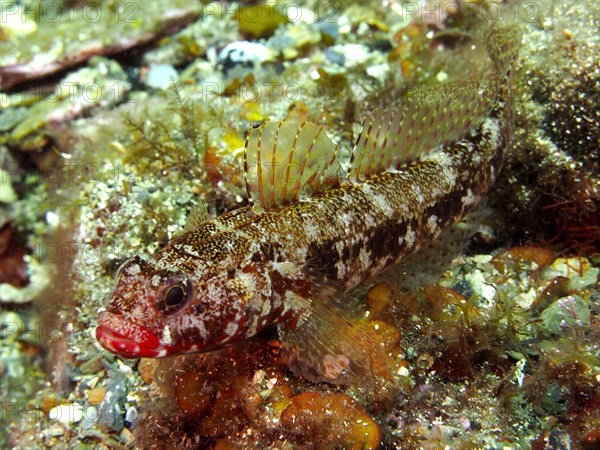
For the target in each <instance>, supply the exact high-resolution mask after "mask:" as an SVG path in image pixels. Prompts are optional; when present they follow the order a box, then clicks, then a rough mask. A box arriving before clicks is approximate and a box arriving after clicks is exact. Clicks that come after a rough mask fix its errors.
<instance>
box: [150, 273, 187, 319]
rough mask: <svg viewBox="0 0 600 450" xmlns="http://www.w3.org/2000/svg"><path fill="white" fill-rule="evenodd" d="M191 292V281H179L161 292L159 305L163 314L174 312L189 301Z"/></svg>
mask: <svg viewBox="0 0 600 450" xmlns="http://www.w3.org/2000/svg"><path fill="white" fill-rule="evenodd" d="M190 293H191V286H190V284H189V282H188V283H186V282H184V281H181V280H180V281H177V282H176V283H174V284H172V285H171V286H169V287H168V288H167V289H166V290H164V291H162V292H161V293H160V294H159V296H158V302H157V307H158V309H159V310H160V311H161V312H162V313H163V314H173V313H175V312H177V311H179V310H180V309H181V308H182V307H183V306H184V305H185V304H186V303H187V300H188V299H189V297H190Z"/></svg>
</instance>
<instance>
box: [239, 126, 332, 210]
mask: <svg viewBox="0 0 600 450" xmlns="http://www.w3.org/2000/svg"><path fill="white" fill-rule="evenodd" d="M336 153H337V146H336V145H335V144H334V143H333V142H331V140H330V139H329V137H328V136H327V134H326V133H325V130H324V128H323V127H322V126H318V125H315V124H313V123H311V122H302V123H300V122H295V121H291V120H282V121H279V122H271V121H267V122H265V123H263V124H262V125H261V126H259V127H258V128H251V129H250V130H249V131H248V135H247V137H246V146H245V149H244V173H245V177H246V189H247V191H248V198H249V199H250V201H251V202H252V204H253V205H254V206H258V207H262V208H263V209H265V210H269V209H275V208H278V207H281V206H285V205H288V204H290V203H293V202H296V201H298V200H299V196H300V195H301V194H309V195H310V194H313V193H316V192H322V191H324V190H326V189H328V188H330V187H332V186H335V185H337V184H339V177H338V173H337V171H338V168H337V159H336Z"/></svg>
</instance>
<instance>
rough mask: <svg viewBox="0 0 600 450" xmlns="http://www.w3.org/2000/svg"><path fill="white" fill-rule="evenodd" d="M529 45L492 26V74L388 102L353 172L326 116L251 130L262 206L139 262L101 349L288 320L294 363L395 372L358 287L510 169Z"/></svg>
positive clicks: (203, 338)
mask: <svg viewBox="0 0 600 450" xmlns="http://www.w3.org/2000/svg"><path fill="white" fill-rule="evenodd" d="M519 42H520V37H519V34H518V32H514V31H512V30H511V29H505V28H492V29H491V30H490V31H489V33H488V35H487V38H486V44H487V48H488V53H489V55H490V59H491V61H492V68H491V69H489V71H488V72H487V73H486V74H485V76H483V77H481V78H480V79H478V80H468V82H465V83H456V84H451V85H450V84H449V85H444V86H442V87H440V88H439V89H438V90H436V91H430V92H420V93H418V95H412V96H410V97H408V98H407V99H405V100H404V101H403V102H402V103H401V104H400V105H399V106H397V107H394V108H385V109H381V110H375V111H374V112H372V113H371V114H370V115H369V116H368V117H367V118H366V119H365V120H364V122H363V125H362V131H361V132H360V134H359V136H358V139H357V141H356V143H355V145H354V147H353V150H352V154H351V157H350V161H349V164H348V167H347V168H346V169H345V171H344V170H342V163H341V159H340V157H339V156H338V151H337V150H338V147H337V146H336V145H335V144H334V143H333V142H332V140H331V139H330V138H329V136H328V134H327V132H326V130H325V128H324V127H323V126H319V125H316V124H314V123H311V122H296V121H293V120H281V121H266V122H264V123H263V124H262V125H260V126H259V127H256V128H251V129H250V130H249V131H248V134H247V138H246V143H245V151H244V173H245V184H246V190H247V194H248V199H249V202H250V205H249V206H246V207H242V208H239V209H237V210H233V211H231V212H228V213H225V214H223V215H221V216H219V217H217V218H215V219H212V220H208V221H205V222H203V223H201V224H198V225H197V226H194V227H191V228H190V229H188V230H187V231H185V232H184V233H183V234H182V235H180V236H178V237H176V238H174V239H173V240H172V241H170V242H168V243H167V244H166V245H165V246H164V247H163V248H161V249H160V250H159V251H157V252H156V253H155V254H153V255H152V256H146V257H142V256H134V257H132V258H131V259H129V260H127V261H126V262H125V263H124V264H123V265H122V267H121V268H120V269H119V270H118V273H117V284H116V287H115V290H114V292H113V294H112V297H111V298H110V300H109V301H108V303H107V304H106V307H105V308H104V309H103V310H102V311H101V312H100V314H99V317H98V326H97V328H96V333H95V335H96V339H97V341H98V343H99V344H100V345H101V346H102V347H104V348H105V349H106V350H108V351H109V352H112V353H115V354H117V355H120V356H122V357H125V358H137V357H145V358H160V357H168V356H174V355H181V354H187V353H194V352H210V351H214V350H218V349H222V348H225V347H227V346H231V345H235V344H236V343H239V342H240V341H243V340H246V339H249V338H251V337H253V336H255V335H256V334H258V333H260V332H261V331H262V330H265V329H267V328H272V327H277V329H278V332H279V336H280V339H281V348H282V355H283V357H284V360H285V361H286V362H287V363H288V365H289V367H290V368H292V369H293V370H294V371H295V372H296V373H298V374H300V375H302V376H304V377H306V378H308V379H310V380H314V381H327V382H331V383H347V382H350V381H352V380H365V379H371V378H374V377H375V378H378V379H379V378H386V379H389V378H390V375H389V374H387V373H385V372H384V373H382V372H381V371H378V372H377V373H376V375H374V370H373V367H374V366H375V365H377V364H379V365H380V366H381V365H383V366H386V357H387V355H385V354H384V353H385V352H384V351H383V350H382V349H381V345H379V343H380V342H379V340H378V337H377V334H376V330H374V328H376V327H369V326H365V325H364V324H365V322H364V320H363V319H364V311H363V310H362V307H361V305H360V304H359V303H357V302H356V299H354V298H353V297H352V294H351V291H352V290H353V289H354V288H356V287H357V286H360V285H361V284H362V283H364V282H366V281H367V280H370V279H372V278H373V277H376V276H378V275H379V274H381V273H382V272H384V271H385V270H386V269H388V268H390V267H392V266H394V265H395V264H397V263H398V262H399V261H401V260H402V259H403V258H405V257H406V256H407V255H410V254H412V253H414V252H416V251H417V250H418V249H419V248H420V247H421V246H422V245H423V244H424V243H427V242H431V241H433V240H435V239H436V238H437V237H438V236H439V235H440V234H441V233H442V231H443V230H445V229H447V228H448V227H450V226H452V225H453V224H454V223H456V222H457V221H458V220H459V219H461V218H462V217H463V216H465V214H467V213H468V212H469V211H470V210H472V209H473V208H474V207H475V206H476V205H477V204H478V202H479V201H480V199H481V198H482V197H483V195H484V194H485V193H486V191H487V190H488V189H489V187H490V186H491V185H492V183H493V182H494V180H495V179H496V178H497V176H498V173H499V171H500V170H501V167H502V165H503V162H504V159H505V155H506V152H507V148H508V146H509V137H510V130H511V123H512V116H513V109H514V108H513V101H512V97H513V95H512V88H511V85H512V78H513V75H512V73H513V71H514V69H513V67H514V61H515V58H516V55H517V50H518V46H519ZM480 80H484V81H481V82H480Z"/></svg>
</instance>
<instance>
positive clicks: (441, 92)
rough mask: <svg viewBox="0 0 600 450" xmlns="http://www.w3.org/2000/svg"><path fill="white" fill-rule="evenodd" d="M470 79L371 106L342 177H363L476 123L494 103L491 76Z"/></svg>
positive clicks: (452, 138)
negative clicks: (387, 105) (397, 101)
mask: <svg viewBox="0 0 600 450" xmlns="http://www.w3.org/2000/svg"><path fill="white" fill-rule="evenodd" d="M489 80H490V82H489V83H488V85H486V86H483V85H482V84H480V83H479V82H478V81H476V80H475V79H472V80H465V81H462V82H457V83H448V84H445V85H442V86H439V87H436V88H435V89H431V90H423V91H417V92H415V93H413V94H412V95H409V96H407V98H406V99H405V100H404V102H403V103H402V104H401V105H400V106H399V107H396V108H392V109H389V110H387V109H380V110H375V111H374V112H373V113H372V114H371V115H370V116H369V117H367V118H366V119H365V121H364V122H363V127H362V130H361V133H360V135H359V137H358V139H357V141H356V144H355V146H354V149H353V151H352V158H351V161H350V167H349V168H348V179H349V180H350V181H354V182H356V181H363V180H365V179H366V178H369V177H370V176H373V175H376V174H379V173H382V172H384V171H386V170H389V169H396V168H398V167H399V166H400V165H402V164H403V163H406V162H410V161H412V160H414V159H417V158H419V157H421V156H424V155H426V154H428V153H429V152H431V151H432V150H434V149H436V148H438V147H439V146H440V145H442V144H447V143H450V142H453V141H455V140H457V139H460V138H461V137H462V136H464V135H465V134H466V133H467V132H468V131H469V130H471V129H472V128H474V127H477V126H479V125H480V124H481V123H482V122H483V120H484V119H485V117H486V116H487V115H488V114H489V112H490V111H491V109H492V108H493V107H494V105H495V104H496V101H497V98H496V96H495V95H493V91H494V90H495V89H494V88H491V86H490V84H493V83H494V81H495V78H494V77H489Z"/></svg>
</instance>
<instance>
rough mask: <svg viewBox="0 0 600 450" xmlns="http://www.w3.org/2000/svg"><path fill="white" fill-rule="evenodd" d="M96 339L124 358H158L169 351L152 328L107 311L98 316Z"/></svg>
mask: <svg viewBox="0 0 600 450" xmlns="http://www.w3.org/2000/svg"><path fill="white" fill-rule="evenodd" d="M96 340H97V341H98V343H99V344H100V345H101V346H102V347H104V348H105V349H106V350H108V351H109V352H111V353H115V354H117V355H119V356H122V357H124V358H157V357H161V356H167V355H168V353H169V351H168V348H167V347H166V346H163V345H161V343H160V341H159V340H158V338H157V337H156V336H155V335H154V334H153V333H152V331H150V329H148V328H146V327H143V326H141V325H137V324H134V323H132V322H128V321H126V320H124V319H123V318H122V317H120V316H117V315H114V314H111V313H109V312H106V311H105V312H102V313H100V317H98V327H97V328H96Z"/></svg>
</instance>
